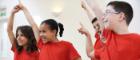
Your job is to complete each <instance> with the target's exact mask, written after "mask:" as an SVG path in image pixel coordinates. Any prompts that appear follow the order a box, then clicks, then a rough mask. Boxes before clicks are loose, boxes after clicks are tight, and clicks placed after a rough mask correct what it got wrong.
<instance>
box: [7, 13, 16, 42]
mask: <svg viewBox="0 0 140 60" xmlns="http://www.w3.org/2000/svg"><path fill="white" fill-rule="evenodd" d="M14 15H15V14H14V13H12V14H11V15H10V17H9V19H8V25H7V33H8V36H9V39H10V42H11V44H13V43H14V40H15V37H14V34H13V24H14V22H13V21H14Z"/></svg>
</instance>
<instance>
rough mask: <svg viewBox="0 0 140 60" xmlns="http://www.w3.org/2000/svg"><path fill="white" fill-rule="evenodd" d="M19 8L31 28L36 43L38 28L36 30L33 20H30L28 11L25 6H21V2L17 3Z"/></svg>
mask: <svg viewBox="0 0 140 60" xmlns="http://www.w3.org/2000/svg"><path fill="white" fill-rule="evenodd" d="M19 6H20V8H21V10H22V11H23V12H24V14H25V16H26V18H27V21H28V22H29V24H30V25H31V26H32V29H33V32H34V35H35V38H36V40H37V42H38V40H39V28H38V26H37V24H36V23H35V21H34V19H33V18H32V16H31V14H30V13H29V11H28V9H27V8H26V7H25V6H23V4H22V3H21V2H19Z"/></svg>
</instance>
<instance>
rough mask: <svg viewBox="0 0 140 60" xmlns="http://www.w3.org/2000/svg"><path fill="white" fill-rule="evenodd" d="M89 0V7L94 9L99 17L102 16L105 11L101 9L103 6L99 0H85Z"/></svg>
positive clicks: (87, 0)
mask: <svg viewBox="0 0 140 60" xmlns="http://www.w3.org/2000/svg"><path fill="white" fill-rule="evenodd" d="M84 1H86V2H87V4H88V5H89V7H90V8H91V9H92V11H93V12H94V13H95V15H96V16H97V18H98V19H100V18H102V16H103V11H102V9H101V6H100V5H99V3H98V2H97V0H84Z"/></svg>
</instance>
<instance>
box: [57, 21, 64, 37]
mask: <svg viewBox="0 0 140 60" xmlns="http://www.w3.org/2000/svg"><path fill="white" fill-rule="evenodd" d="M58 26H59V29H60V31H59V35H60V37H62V35H63V31H64V27H63V24H61V23H58Z"/></svg>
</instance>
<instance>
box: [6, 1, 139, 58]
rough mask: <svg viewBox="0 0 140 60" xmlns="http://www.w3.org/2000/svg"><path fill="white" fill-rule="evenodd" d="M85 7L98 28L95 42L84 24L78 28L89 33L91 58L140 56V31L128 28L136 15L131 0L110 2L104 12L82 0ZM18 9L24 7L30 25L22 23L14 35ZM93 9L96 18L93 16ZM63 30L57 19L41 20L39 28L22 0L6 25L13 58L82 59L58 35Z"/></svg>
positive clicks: (85, 33) (88, 42) (87, 44)
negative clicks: (136, 32)
mask: <svg viewBox="0 0 140 60" xmlns="http://www.w3.org/2000/svg"><path fill="white" fill-rule="evenodd" d="M82 7H83V8H84V9H85V11H86V12H87V15H88V17H89V18H90V20H92V24H93V27H94V28H95V30H96V34H95V37H96V43H95V44H93V43H92V40H91V36H90V33H89V32H88V31H87V30H86V29H85V28H84V26H81V28H80V29H79V30H78V31H79V32H80V33H82V34H84V35H85V36H86V37H87V40H86V51H87V55H88V57H90V58H91V59H92V60H139V59H140V52H139V50H140V35H138V34H135V33H130V32H129V31H128V26H129V24H130V22H131V20H132V17H133V9H132V7H131V5H130V4H129V3H127V2H123V1H112V2H110V3H109V4H108V5H107V9H106V12H105V14H103V13H102V12H101V14H97V13H98V12H100V11H101V10H94V9H91V8H90V7H89V6H88V4H87V3H86V1H82ZM92 8H94V7H92ZM19 11H23V13H24V15H25V16H26V19H27V21H28V22H29V24H30V25H31V26H28V25H24V26H19V27H18V28H17V29H16V36H14V33H13V24H14V17H15V15H16V13H18V12H19ZM93 11H94V12H95V15H96V16H97V18H95V17H93V14H92V12H93ZM63 31H64V28H63V24H61V23H58V22H56V21H55V20H54V19H47V20H44V21H42V23H41V24H40V27H39V28H38V26H37V25H36V23H35V22H34V20H33V18H32V16H31V15H30V13H29V11H28V9H27V8H26V7H25V6H24V5H23V4H22V3H21V2H20V3H19V4H18V5H16V6H15V7H14V8H13V10H12V11H11V15H10V17H9V19H8V26H7V32H8V36H9V38H10V42H11V44H12V49H11V50H12V51H13V52H14V60H82V59H81V57H80V55H79V53H78V52H77V51H76V49H75V48H74V47H73V45H72V44H71V43H70V42H67V41H63V40H61V41H60V40H59V39H58V38H57V34H58V33H59V35H60V37H62V36H63Z"/></svg>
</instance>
